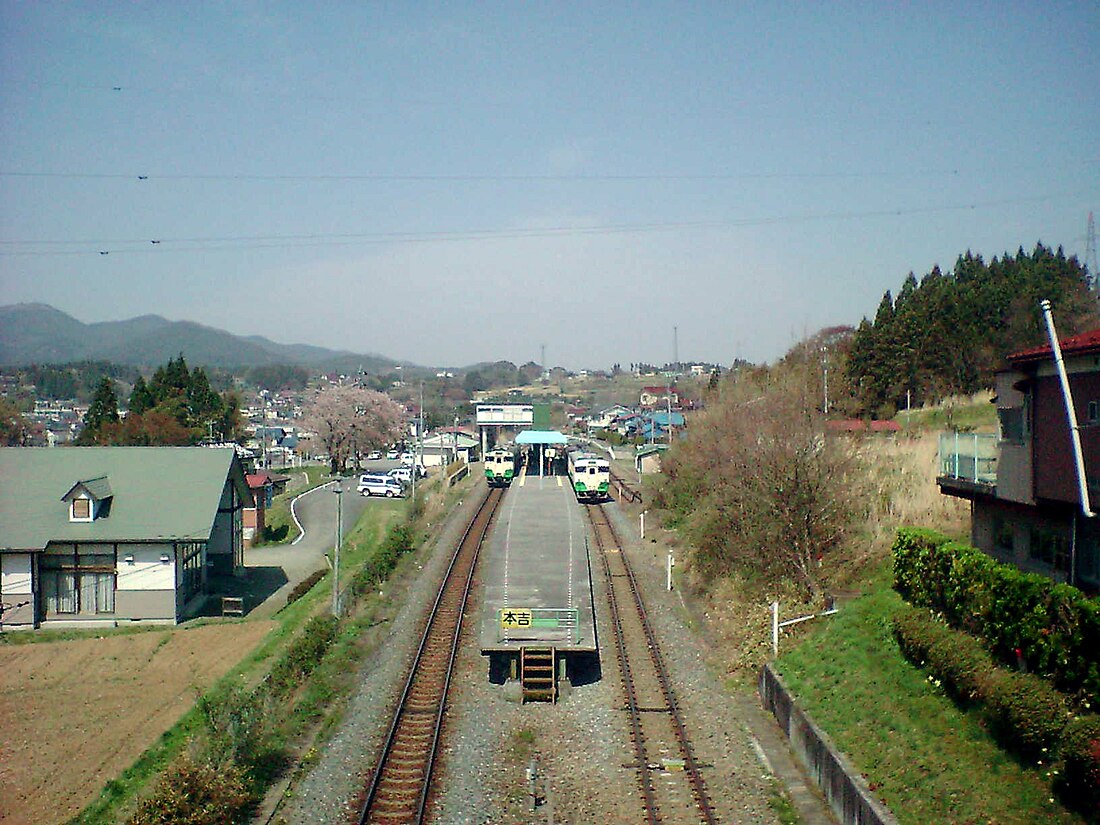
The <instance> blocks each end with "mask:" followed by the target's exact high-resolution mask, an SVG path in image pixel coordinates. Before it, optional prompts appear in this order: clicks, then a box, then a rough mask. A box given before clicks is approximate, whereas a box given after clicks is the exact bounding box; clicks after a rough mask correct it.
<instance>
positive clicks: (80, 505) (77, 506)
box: [69, 497, 92, 521]
mask: <svg viewBox="0 0 1100 825" xmlns="http://www.w3.org/2000/svg"><path fill="white" fill-rule="evenodd" d="M71 508H72V509H70V510H69V521H91V520H92V500H91V499H90V498H83V497H81V498H74V499H73V501H72V505H71Z"/></svg>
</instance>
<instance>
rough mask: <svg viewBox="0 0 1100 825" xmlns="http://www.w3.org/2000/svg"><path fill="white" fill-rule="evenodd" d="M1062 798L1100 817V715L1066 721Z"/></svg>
mask: <svg viewBox="0 0 1100 825" xmlns="http://www.w3.org/2000/svg"><path fill="white" fill-rule="evenodd" d="M1060 756H1061V758H1062V765H1063V770H1062V775H1061V777H1060V779H1059V781H1058V782H1057V783H1056V784H1057V787H1058V791H1059V793H1060V794H1061V795H1062V798H1063V799H1064V800H1065V801H1066V803H1067V804H1069V805H1070V806H1071V807H1074V808H1077V809H1078V810H1079V811H1081V812H1082V813H1083V814H1085V815H1086V816H1087V817H1089V820H1090V821H1098V820H1100V716H1095V715H1092V716H1083V717H1081V718H1079V719H1074V720H1073V721H1072V722H1070V723H1069V724H1068V725H1066V729H1065V731H1064V732H1063V733H1062V745H1061V750H1060Z"/></svg>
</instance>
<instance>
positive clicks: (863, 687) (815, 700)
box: [775, 564, 1082, 825]
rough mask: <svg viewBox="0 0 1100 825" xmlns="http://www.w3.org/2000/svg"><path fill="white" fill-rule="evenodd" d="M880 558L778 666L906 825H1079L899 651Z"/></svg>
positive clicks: (1035, 768)
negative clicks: (863, 585)
mask: <svg viewBox="0 0 1100 825" xmlns="http://www.w3.org/2000/svg"><path fill="white" fill-rule="evenodd" d="M890 584H891V572H890V566H889V565H888V564H886V565H883V566H881V567H880V568H879V569H878V570H877V575H876V577H875V579H874V583H873V585H872V586H871V587H870V588H868V590H867V591H866V593H865V595H863V596H862V597H860V598H858V599H856V600H854V601H852V602H851V603H850V604H848V605H846V606H844V607H843V608H842V610H841V612H840V613H839V614H837V615H835V616H833V617H831V618H830V619H828V620H827V621H826V622H825V623H824V624H822V625H821V626H820V627H819V628H818V630H817V632H816V633H815V634H814V635H812V636H809V637H808V638H806V639H804V640H803V641H802V643H801V644H799V645H798V646H797V647H796V648H794V649H793V650H792V651H791V652H789V653H786V654H784V655H782V656H780V657H779V659H778V660H777V661H776V663H775V664H776V668H777V670H778V671H779V673H780V674H781V675H782V676H783V678H784V680H785V681H786V682H787V685H788V686H789V687H790V689H791V690H792V691H793V692H794V694H795V695H796V696H797V697H798V701H799V704H800V705H801V706H802V707H803V708H804V709H805V710H806V711H807V712H808V713H809V714H810V715H811V716H812V717H813V719H814V721H815V722H817V723H818V724H819V725H820V726H821V727H822V728H823V729H824V730H825V731H827V732H828V734H829V736H830V737H831V738H832V739H833V741H834V742H835V743H836V745H837V747H838V748H840V750H841V751H843V752H844V753H845V755H847V756H848V758H849V759H850V760H851V762H852V763H853V764H854V765H855V766H856V768H857V770H859V771H861V772H862V773H863V774H864V776H865V777H866V779H867V781H868V783H869V784H870V787H871V789H872V791H874V793H875V795H876V796H877V797H878V798H879V799H880V800H881V801H882V802H883V803H884V804H886V805H887V806H888V807H889V808H890V810H891V811H893V813H894V814H895V815H896V816H897V818H898V820H899V822H901V823H903V825H905V824H907V823H913V824H914V825H916V824H917V823H921V825H923V823H927V822H943V823H955V822H958V823H970V822H997V823H1003V825H1012V823H1019V824H1020V825H1025V823H1028V824H1030V823H1034V822H1050V823H1079V822H1081V821H1082V820H1080V819H1079V818H1078V817H1076V816H1074V815H1073V814H1071V813H1069V812H1067V811H1066V810H1065V809H1064V808H1063V807H1062V806H1061V805H1059V804H1058V803H1057V801H1053V800H1054V794H1053V792H1052V791H1051V786H1050V779H1049V777H1048V776H1047V773H1046V771H1047V770H1048V769H1047V768H1046V767H1045V766H1041V765H1022V764H1021V763H1020V762H1019V761H1017V760H1016V759H1014V758H1013V757H1012V756H1010V755H1009V754H1008V753H1006V752H1005V751H1004V750H1003V749H1002V748H1001V747H1000V746H999V745H998V744H997V743H996V742H995V741H994V740H993V738H992V737H991V736H990V735H989V733H988V732H987V731H986V730H985V728H984V727H983V725H982V722H981V718H980V716H979V714H978V712H977V711H971V712H964V711H962V710H960V709H959V708H958V707H957V706H956V705H955V704H954V702H952V700H951V699H950V698H949V697H948V696H947V695H945V694H944V692H943V690H942V689H941V688H939V687H937V686H936V685H935V684H933V683H932V682H930V681H929V680H928V678H927V677H926V675H925V674H924V673H923V671H921V670H920V669H919V668H917V667H914V666H913V665H912V664H910V663H909V662H908V661H907V660H906V659H905V658H904V657H903V656H902V653H901V650H900V649H899V647H898V645H897V642H896V641H895V640H894V637H893V634H892V632H891V626H890V618H891V616H892V614H893V613H894V612H895V611H896V610H898V609H899V608H901V607H902V606H903V604H904V603H903V602H902V600H901V597H900V596H898V594H897V593H895V592H894V591H893V590H892V589H891V586H890Z"/></svg>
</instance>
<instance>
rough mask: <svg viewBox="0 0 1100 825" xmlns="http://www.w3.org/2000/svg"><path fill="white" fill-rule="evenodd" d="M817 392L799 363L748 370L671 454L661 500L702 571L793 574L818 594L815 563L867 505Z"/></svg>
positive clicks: (771, 576) (847, 450)
mask: <svg viewBox="0 0 1100 825" xmlns="http://www.w3.org/2000/svg"><path fill="white" fill-rule="evenodd" d="M815 389H816V387H815V382H814V381H813V380H812V378H811V376H808V375H806V374H805V370H804V369H802V368H791V369H785V370H776V369H773V370H768V371H760V372H758V373H756V374H749V375H747V376H744V377H742V378H741V379H739V380H738V381H737V382H735V383H734V384H732V385H729V386H726V387H723V390H724V391H723V393H722V395H721V397H720V398H719V399H718V400H716V401H712V402H711V404H710V406H709V407H708V409H707V411H706V412H705V413H704V414H703V415H702V416H700V417H698V418H697V419H695V420H694V421H693V422H692V427H691V436H690V438H689V439H688V440H687V441H685V442H684V443H683V444H680V445H678V446H677V447H675V448H674V449H673V450H672V451H670V453H669V455H668V457H667V461H666V462H665V471H666V474H667V476H668V479H669V480H668V483H667V485H666V487H665V489H664V490H663V492H662V499H663V504H664V505H665V506H666V507H668V508H669V509H671V510H672V511H673V513H674V515H675V516H677V517H678V518H679V520H680V523H681V524H682V525H683V527H684V528H685V529H686V532H687V533H688V535H689V536H690V537H691V539H692V543H693V544H694V546H695V554H694V561H695V563H696V564H697V565H698V566H699V567H700V568H701V569H702V570H703V571H705V572H707V573H709V574H710V575H719V576H720V575H726V574H730V573H732V572H734V571H741V572H747V573H751V574H753V575H754V576H757V577H762V578H765V579H767V580H773V581H774V580H781V579H785V580H792V581H794V582H797V583H798V584H799V585H800V586H801V587H802V588H804V589H805V591H806V593H807V595H809V596H810V597H811V598H817V597H818V596H819V595H820V594H821V589H822V588H821V584H820V576H819V566H820V564H821V562H822V561H823V560H824V558H825V557H826V556H827V555H828V554H830V553H832V552H834V551H836V550H837V549H838V548H840V547H841V546H842V540H843V538H844V537H845V534H846V531H847V529H848V527H849V525H850V524H851V522H852V518H853V515H854V514H855V513H857V512H859V510H860V507H861V505H860V503H859V502H860V495H859V493H858V492H857V489H858V488H857V484H858V482H857V475H856V473H855V472H854V471H855V469H856V462H855V457H854V452H853V450H852V448H851V445H850V444H848V443H847V442H846V441H844V440H840V439H827V438H825V434H824V422H823V419H822V416H821V414H820V411H819V409H818V407H819V406H820V405H819V404H818V403H817V398H816V392H814V390H815Z"/></svg>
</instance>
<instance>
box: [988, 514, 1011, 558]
mask: <svg viewBox="0 0 1100 825" xmlns="http://www.w3.org/2000/svg"><path fill="white" fill-rule="evenodd" d="M993 546H994V547H996V548H997V549H998V550H1004V551H1007V552H1009V553H1011V552H1012V551H1013V550H1014V549H1015V547H1016V541H1015V536H1014V535H1013V532H1012V525H1011V524H1008V523H1007V522H1005V520H1004V519H1003V518H999V517H998V518H995V519H993Z"/></svg>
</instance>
